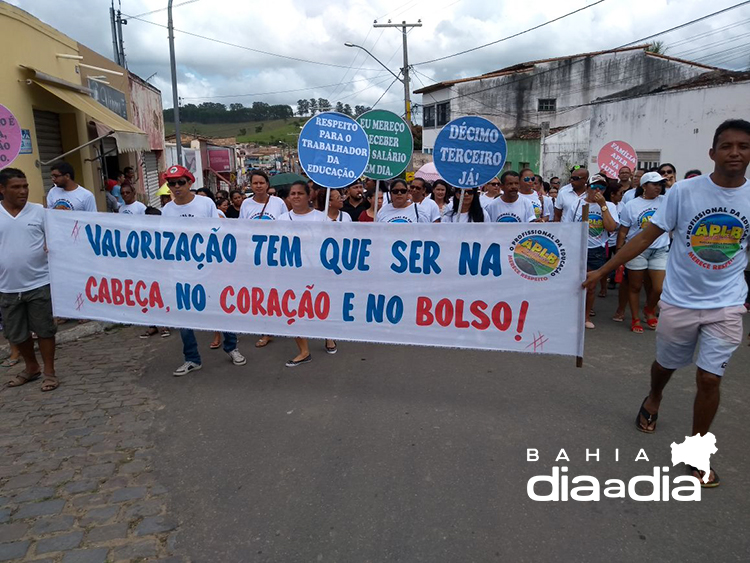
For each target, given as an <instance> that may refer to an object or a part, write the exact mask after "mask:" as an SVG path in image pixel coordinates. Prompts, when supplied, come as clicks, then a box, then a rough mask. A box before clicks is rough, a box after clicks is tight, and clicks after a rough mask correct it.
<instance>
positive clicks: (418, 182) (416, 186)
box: [409, 178, 440, 223]
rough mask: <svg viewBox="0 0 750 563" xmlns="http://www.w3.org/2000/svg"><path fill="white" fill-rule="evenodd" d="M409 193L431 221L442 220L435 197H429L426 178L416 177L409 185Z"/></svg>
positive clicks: (413, 201) (437, 221)
mask: <svg viewBox="0 0 750 563" xmlns="http://www.w3.org/2000/svg"><path fill="white" fill-rule="evenodd" d="M409 193H410V195H411V201H412V203H416V204H417V205H418V206H419V210H420V211H421V212H423V213H424V214H425V215H427V217H429V219H430V223H439V222H440V207H438V204H437V203H436V202H435V200H434V199H432V198H430V197H427V189H426V187H425V181H424V179H422V178H414V179H413V180H412V181H411V184H410V185H409Z"/></svg>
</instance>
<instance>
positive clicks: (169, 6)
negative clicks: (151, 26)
mask: <svg viewBox="0 0 750 563" xmlns="http://www.w3.org/2000/svg"><path fill="white" fill-rule="evenodd" d="M172 1H173V0H169V3H168V4H167V29H168V30H169V67H170V69H171V71H172V106H173V107H174V137H175V139H174V140H175V143H176V144H177V163H178V164H179V165H180V166H184V161H183V159H182V137H181V136H180V98H179V96H178V95H177V63H176V62H175V56H174V24H173V23H172Z"/></svg>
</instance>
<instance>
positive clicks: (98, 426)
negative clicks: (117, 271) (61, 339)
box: [0, 323, 185, 563]
mask: <svg viewBox="0 0 750 563" xmlns="http://www.w3.org/2000/svg"><path fill="white" fill-rule="evenodd" d="M89 324H93V323H89ZM84 326H88V325H84ZM138 332H141V331H140V330H136V329H135V328H128V329H121V330H115V331H113V332H110V333H107V334H100V335H97V336H95V337H92V338H89V339H88V340H85V341H81V342H78V343H75V344H65V345H64V346H63V347H62V348H60V349H58V353H57V357H58V362H57V369H58V374H59V375H60V378H61V381H62V385H61V386H60V388H59V389H57V390H56V391H54V392H52V393H42V392H41V390H40V387H41V380H38V381H35V382H32V383H29V384H28V385H25V386H23V387H19V388H14V389H10V388H5V387H0V429H2V431H1V432H0V561H9V560H12V561H22V560H23V561H32V560H33V561H37V562H42V561H44V562H46V563H52V562H54V563H59V562H61V561H62V562H63V563H105V562H120V561H131V560H133V561H134V560H143V559H149V560H160V561H164V562H166V561H170V562H177V561H184V560H185V559H184V558H182V557H179V556H177V555H176V549H175V543H176V540H177V531H176V529H177V525H178V522H177V519H176V517H174V516H172V515H171V514H170V513H169V511H168V508H167V507H168V495H167V489H166V488H165V487H164V486H163V485H162V484H160V483H159V482H158V481H157V480H156V478H155V476H154V473H153V472H152V469H153V467H154V466H155V465H160V462H159V461H158V460H157V459H156V458H158V457H159V456H158V455H157V454H158V452H157V451H156V450H155V449H154V434H153V433H152V432H151V431H150V429H151V426H152V422H153V419H154V416H155V413H156V412H157V411H158V409H159V408H160V404H159V402H158V400H157V399H156V398H155V397H154V395H153V393H150V392H149V390H148V389H146V388H145V387H143V386H142V385H141V384H140V379H141V377H142V374H143V368H144V366H145V364H146V362H147V361H148V358H149V357H150V356H152V355H153V352H152V351H151V348H150V345H151V343H144V342H143V341H141V340H139V339H138V337H137V334H138ZM154 344H155V343H154ZM20 368H21V366H20V365H19V366H16V367H15V368H13V369H12V370H10V373H9V371H8V370H0V378H2V382H3V383H5V381H6V380H7V379H9V375H12V374H14V373H15V372H17V371H20Z"/></svg>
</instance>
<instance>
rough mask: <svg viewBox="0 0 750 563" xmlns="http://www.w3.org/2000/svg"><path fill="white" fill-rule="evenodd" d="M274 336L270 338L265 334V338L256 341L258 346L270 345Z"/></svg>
mask: <svg viewBox="0 0 750 563" xmlns="http://www.w3.org/2000/svg"><path fill="white" fill-rule="evenodd" d="M272 340H273V338H269V337H267V336H264V337H263V338H261V339H259V340H258V342H256V343H255V347H256V348H265V347H266V346H268V345H269V344H270V343H271V341H272Z"/></svg>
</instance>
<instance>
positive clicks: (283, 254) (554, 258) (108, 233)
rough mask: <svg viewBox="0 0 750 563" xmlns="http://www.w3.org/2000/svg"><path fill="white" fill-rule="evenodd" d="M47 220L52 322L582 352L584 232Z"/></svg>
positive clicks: (81, 216)
mask: <svg viewBox="0 0 750 563" xmlns="http://www.w3.org/2000/svg"><path fill="white" fill-rule="evenodd" d="M46 218H47V223H46V224H47V244H48V247H49V262H50V275H51V284H52V299H53V305H54V311H55V314H56V315H57V316H60V317H65V318H89V319H99V320H107V321H115V322H121V323H133V324H143V325H159V326H170V327H188V328H195V329H203V330H221V331H229V332H244V333H254V334H273V335H286V336H307V337H313V338H336V339H341V340H356V341H367V342H383V343H396V344H417V345H424V346H447V347H456V348H477V349H487V350H515V351H520V352H537V353H553V354H564V355H571V356H580V355H582V348H583V336H582V333H583V324H584V323H583V297H584V292H583V291H582V290H581V282H582V280H583V275H584V265H585V256H586V245H585V242H584V241H585V237H586V233H585V231H584V226H583V223H542V224H538V225H537V224H534V223H524V224H522V223H505V224H499V223H493V224H484V223H469V224H463V225H461V227H460V230H458V227H457V226H456V225H452V224H445V225H441V224H419V225H411V224H403V225H398V224H388V225H385V224H379V223H369V224H368V223H334V222H322V223H312V222H299V223H297V222H281V221H242V220H234V221H230V220H221V219H197V218H195V219H193V218H190V219H187V218H173V217H159V216H152V215H143V216H132V215H128V216H121V215H117V214H107V213H80V212H61V211H54V210H47V212H46Z"/></svg>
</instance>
